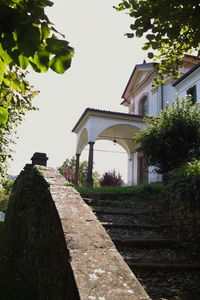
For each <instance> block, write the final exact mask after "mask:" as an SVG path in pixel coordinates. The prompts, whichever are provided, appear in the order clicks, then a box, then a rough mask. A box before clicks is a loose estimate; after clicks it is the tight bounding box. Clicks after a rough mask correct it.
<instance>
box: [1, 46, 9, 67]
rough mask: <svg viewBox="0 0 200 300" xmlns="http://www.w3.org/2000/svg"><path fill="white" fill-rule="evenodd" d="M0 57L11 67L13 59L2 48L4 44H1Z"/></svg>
mask: <svg viewBox="0 0 200 300" xmlns="http://www.w3.org/2000/svg"><path fill="white" fill-rule="evenodd" d="M0 57H1V58H2V59H3V60H4V62H5V63H6V64H7V65H9V64H10V63H11V62H12V58H11V57H10V55H9V54H8V52H7V51H5V50H4V49H3V47H2V44H1V43H0Z"/></svg>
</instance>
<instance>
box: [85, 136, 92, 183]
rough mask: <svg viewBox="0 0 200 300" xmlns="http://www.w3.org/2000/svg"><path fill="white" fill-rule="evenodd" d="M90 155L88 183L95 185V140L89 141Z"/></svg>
mask: <svg viewBox="0 0 200 300" xmlns="http://www.w3.org/2000/svg"><path fill="white" fill-rule="evenodd" d="M89 147H90V148H89V157H88V175H87V182H86V185H87V186H88V187H90V186H91V187H92V186H93V179H92V168H93V153H94V142H89Z"/></svg>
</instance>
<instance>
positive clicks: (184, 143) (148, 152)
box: [134, 97, 200, 174]
mask: <svg viewBox="0 0 200 300" xmlns="http://www.w3.org/2000/svg"><path fill="white" fill-rule="evenodd" d="M145 122H146V125H147V126H146V127H144V128H143V129H142V130H140V131H139V132H138V133H137V135H136V136H135V137H134V140H135V141H136V142H137V143H139V144H140V146H141V151H142V152H143V154H144V156H145V157H146V163H147V165H148V166H155V169H156V171H157V172H158V173H161V174H165V173H168V172H171V171H172V170H173V169H175V168H177V167H180V166H182V165H183V164H184V163H186V162H188V161H192V160H193V159H199V157H200V148H199V147H200V146H199V145H200V106H199V104H198V103H196V104H194V105H192V101H191V99H190V98H189V97H188V98H187V99H184V98H183V99H179V98H178V97H177V99H176V102H175V103H173V104H172V106H170V105H169V104H168V105H166V107H165V108H164V109H163V111H162V112H161V113H160V114H159V115H158V117H146V118H145Z"/></svg>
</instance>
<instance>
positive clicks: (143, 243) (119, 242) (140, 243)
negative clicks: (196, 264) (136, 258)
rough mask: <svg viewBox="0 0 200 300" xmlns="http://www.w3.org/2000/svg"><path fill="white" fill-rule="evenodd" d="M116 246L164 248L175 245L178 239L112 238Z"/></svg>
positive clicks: (177, 243)
mask: <svg viewBox="0 0 200 300" xmlns="http://www.w3.org/2000/svg"><path fill="white" fill-rule="evenodd" d="M112 241H113V243H114V244H115V245H116V247H120V246H123V247H124V246H125V247H126V246H127V247H131V246H136V247H140V248H166V247H168V248H169V247H177V246H178V245H179V241H178V240H176V239H118V238H112Z"/></svg>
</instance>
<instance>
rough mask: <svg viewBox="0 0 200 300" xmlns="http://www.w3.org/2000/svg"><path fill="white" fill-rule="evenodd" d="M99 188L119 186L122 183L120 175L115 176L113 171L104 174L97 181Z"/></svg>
mask: <svg viewBox="0 0 200 300" xmlns="http://www.w3.org/2000/svg"><path fill="white" fill-rule="evenodd" d="M99 183H100V186H101V187H103V186H121V185H123V184H124V181H123V179H122V177H121V175H120V173H118V174H116V172H115V170H113V171H108V172H105V173H104V174H103V176H102V178H101V179H100V180H99Z"/></svg>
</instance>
